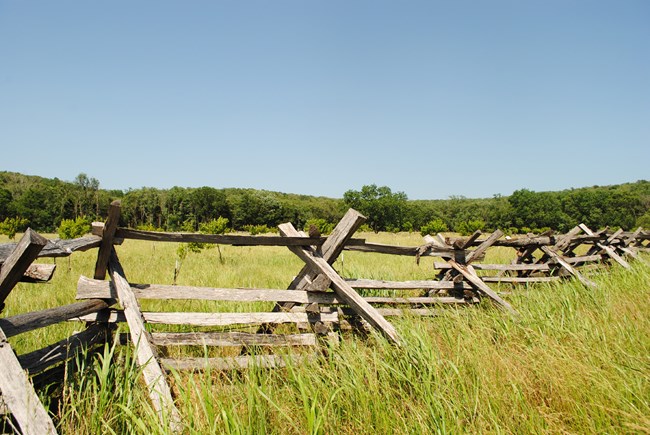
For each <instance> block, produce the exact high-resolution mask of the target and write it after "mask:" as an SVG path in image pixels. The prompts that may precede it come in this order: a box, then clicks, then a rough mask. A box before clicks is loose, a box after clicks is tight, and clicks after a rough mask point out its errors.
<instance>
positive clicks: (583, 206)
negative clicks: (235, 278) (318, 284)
mask: <svg viewBox="0 0 650 435" xmlns="http://www.w3.org/2000/svg"><path fill="white" fill-rule="evenodd" d="M115 199H120V200H121V201H122V218H121V219H122V222H121V225H123V226H129V227H132V228H147V229H161V230H166V231H179V230H181V229H182V230H188V229H195V230H197V229H199V228H200V226H201V224H202V223H206V222H209V221H211V220H214V219H217V218H218V217H223V218H227V219H228V222H229V226H230V227H231V228H232V229H234V230H245V229H249V228H250V227H251V226H264V225H266V226H268V227H271V228H272V227H275V226H276V225H278V224H280V223H282V222H292V223H293V224H294V225H296V226H297V227H299V228H304V227H305V225H306V224H308V223H310V222H311V223H317V224H318V226H319V227H321V228H323V229H324V230H325V231H327V229H331V228H332V226H333V225H334V224H335V223H336V222H337V221H338V220H339V219H340V218H341V217H342V216H343V214H344V213H345V211H346V210H347V209H348V208H349V207H354V208H356V209H357V210H359V211H360V212H361V213H364V214H366V216H368V217H369V220H368V227H369V228H368V229H372V230H375V231H421V232H429V233H435V232H440V231H457V232H460V233H469V232H472V231H474V230H476V229H482V230H486V231H489V230H493V229H496V228H499V229H502V230H504V231H506V232H510V233H520V232H524V233H526V232H530V231H533V232H539V231H542V230H545V229H554V230H558V231H567V230H568V229H570V228H572V227H573V226H575V225H577V224H578V223H581V222H584V223H585V224H587V225H588V226H589V227H591V228H593V229H598V228H603V227H605V226H610V227H621V228H624V229H627V230H629V229H632V228H636V227H637V226H644V227H646V228H647V227H650V182H649V181H645V180H641V181H637V182H634V183H625V184H619V185H613V186H592V187H584V188H578V189H568V190H562V191H558V192H534V191H531V190H528V189H520V190H517V191H515V192H513V193H512V195H510V196H500V195H495V196H494V197H492V198H484V199H470V198H465V197H462V196H453V197H450V198H449V199H445V200H409V199H408V198H407V196H406V194H404V193H403V192H393V191H391V189H390V188H389V187H387V186H376V185H367V186H363V187H362V188H361V189H360V190H349V191H347V192H345V193H344V195H343V198H340V199H335V198H326V197H316V196H310V195H297V194H290V193H280V192H271V191H266V190H255V189H237V188H227V189H216V188H212V187H198V188H185V187H172V188H171V189H156V188H150V187H143V188H140V189H131V190H128V191H121V190H105V189H102V188H101V187H100V183H99V181H98V180H96V179H95V178H92V177H89V176H87V175H86V174H79V175H78V176H77V177H76V178H75V180H73V181H63V180H59V179H57V178H54V179H48V178H42V177H37V176H29V175H23V174H19V173H14V172H0V223H1V222H3V221H5V222H6V221H7V220H8V219H15V218H20V219H19V221H20V223H21V225H22V226H24V227H27V226H29V227H31V228H33V229H35V230H37V231H41V232H53V231H56V229H57V228H58V227H59V225H60V224H61V222H62V221H63V220H64V219H75V218H79V217H85V218H86V219H88V220H91V221H92V220H105V218H106V215H107V211H108V207H109V205H110V203H111V202H112V201H113V200H115ZM20 230H22V229H20Z"/></svg>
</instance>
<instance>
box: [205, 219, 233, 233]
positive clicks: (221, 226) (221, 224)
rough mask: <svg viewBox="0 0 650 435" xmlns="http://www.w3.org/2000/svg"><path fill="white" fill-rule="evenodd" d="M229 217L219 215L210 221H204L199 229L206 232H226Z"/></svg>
mask: <svg viewBox="0 0 650 435" xmlns="http://www.w3.org/2000/svg"><path fill="white" fill-rule="evenodd" d="M229 222H230V221H229V220H228V218H225V217H221V216H219V217H218V218H217V219H212V220H211V221H210V222H204V223H202V224H200V225H199V231H201V232H202V233H205V234H225V233H227V232H228V230H229V229H228V223H229Z"/></svg>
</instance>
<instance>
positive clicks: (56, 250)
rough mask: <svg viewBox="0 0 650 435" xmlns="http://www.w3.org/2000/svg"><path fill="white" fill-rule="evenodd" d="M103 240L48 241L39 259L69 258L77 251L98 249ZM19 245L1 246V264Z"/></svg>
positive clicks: (96, 238) (90, 237) (88, 237)
mask: <svg viewBox="0 0 650 435" xmlns="http://www.w3.org/2000/svg"><path fill="white" fill-rule="evenodd" d="M101 241H102V239H101V238H100V237H96V236H87V237H81V238H78V239H72V240H48V241H47V244H46V245H45V247H43V249H42V250H41V252H39V253H38V257H39V258H42V257H67V256H69V255H71V254H72V253H73V252H75V251H87V250H88V249H92V248H96V247H98V246H99V244H100V243H101ZM17 245H18V244H17V243H3V244H1V245H0V263H4V262H5V261H6V259H7V257H9V255H11V253H12V252H13V250H14V249H16V246H17Z"/></svg>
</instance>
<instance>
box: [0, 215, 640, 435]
mask: <svg viewBox="0 0 650 435" xmlns="http://www.w3.org/2000/svg"><path fill="white" fill-rule="evenodd" d="M119 217H120V204H119V202H115V203H113V204H112V205H111V208H110V212H109V217H108V219H107V221H106V222H105V223H103V224H101V223H100V224H94V225H93V234H94V235H92V236H89V237H84V238H80V239H75V240H72V241H56V242H51V241H49V242H48V241H47V240H45V239H44V238H43V237H41V236H39V235H38V234H36V233H34V232H33V231H31V230H28V231H27V232H26V233H25V235H24V237H23V238H22V239H21V241H20V242H19V243H18V244H6V245H1V246H0V262H2V263H3V264H2V268H1V269H0V304H2V303H4V301H5V299H6V297H7V295H8V294H9V293H10V292H11V290H12V289H13V288H14V286H15V285H16V284H17V283H18V282H19V281H28V282H43V281H47V280H49V279H50V278H51V276H52V274H53V273H54V265H52V266H49V265H32V262H33V261H34V260H35V259H36V258H37V257H43V256H46V257H47V256H49V257H56V256H66V255H70V254H72V253H73V252H74V251H76V250H87V249H93V248H98V253H97V261H96V265H95V270H94V271H93V278H88V277H85V276H81V277H80V278H79V282H78V285H77V299H79V300H80V302H77V303H74V304H70V305H65V306H61V307H56V308H51V309H47V310H42V311H38V312H33V313H27V314H21V315H17V316H11V317H5V318H0V361H1V362H2V363H3V364H4V367H6V369H5V370H3V371H0V392H1V393H2V394H1V396H0V401H1V404H2V406H1V407H0V408H4V411H5V413H7V415H9V414H10V415H12V418H9V417H5V421H8V422H9V423H8V424H9V426H13V427H16V428H18V429H19V430H20V431H21V432H22V433H25V434H28V433H34V434H36V433H39V434H40V433H55V432H56V431H55V428H54V425H53V423H52V420H51V419H50V417H49V416H48V414H47V411H45V409H44V408H43V406H42V405H41V404H40V401H39V400H38V397H37V395H36V393H35V391H34V387H36V388H40V387H41V386H42V385H46V384H48V383H51V382H53V381H54V380H59V379H60V378H61V376H62V374H63V373H64V372H65V370H66V369H67V370H74V369H75V365H74V361H76V359H77V358H79V357H80V356H82V355H85V353H84V352H86V351H90V353H92V351H93V350H96V349H98V348H100V347H101V346H103V345H104V344H105V343H107V342H112V340H113V334H114V331H115V329H116V326H115V325H116V323H120V322H124V323H126V324H127V325H128V330H129V332H128V333H122V334H121V335H120V337H119V339H120V341H121V343H123V344H125V345H131V346H133V348H134V349H135V354H136V356H137V361H138V364H139V365H140V366H141V367H142V375H143V378H144V381H145V382H146V384H147V385H148V386H149V389H150V398H151V401H152V403H153V405H154V407H155V408H156V409H157V411H158V412H159V414H160V417H161V418H165V417H168V418H167V420H166V421H170V422H171V423H170V424H171V428H172V429H173V430H180V427H181V426H180V421H181V416H180V413H179V412H178V410H177V409H176V407H175V405H174V400H173V397H172V394H171V390H170V388H169V386H168V384H167V382H166V376H165V371H166V370H169V369H175V370H202V369H207V368H213V369H217V370H231V369H244V368H247V367H249V366H250V365H256V366H261V367H281V366H283V365H285V364H286V363H287V362H288V361H289V359H294V360H298V359H301V358H309V357H312V356H313V355H314V354H315V353H316V352H317V351H319V349H320V347H319V342H320V339H319V337H323V338H326V339H330V340H331V339H339V334H338V332H339V330H341V329H345V327H348V328H349V327H351V326H349V325H350V324H352V325H363V326H365V327H367V328H374V329H376V330H377V331H379V332H380V333H382V334H383V335H384V336H385V337H386V338H387V339H388V340H390V341H392V342H393V343H395V344H396V345H398V346H400V345H402V344H401V340H400V337H399V335H398V333H397V331H396V330H395V328H394V327H393V326H392V324H391V323H389V322H388V321H387V320H386V318H387V317H391V316H398V315H403V314H409V315H422V316H425V315H430V314H432V313H434V311H433V310H432V307H438V306H444V305H455V306H458V305H472V304H476V303H479V302H480V301H481V300H482V299H483V298H487V299H489V300H491V301H492V302H494V303H495V304H496V305H497V306H498V307H500V308H502V309H504V310H505V311H507V312H509V313H510V314H512V315H516V311H515V308H514V307H512V306H511V305H510V304H509V303H508V302H507V301H506V300H505V299H503V298H502V296H501V295H500V294H499V293H498V292H497V291H495V290H493V289H492V288H491V287H490V284H491V283H494V282H500V283H511V284H529V283H535V282H547V281H551V280H558V279H564V278H569V277H574V278H576V279H578V280H580V281H581V282H582V283H583V284H585V285H588V286H594V285H595V284H594V283H593V282H592V281H591V280H589V279H588V278H587V277H585V276H584V275H583V274H582V273H581V272H580V271H581V270H582V269H584V268H585V267H586V266H588V265H590V264H602V263H603V262H613V263H617V264H619V265H621V266H622V267H626V268H629V267H630V266H629V263H628V261H629V259H638V260H640V261H644V260H643V259H642V258H640V257H639V252H640V251H650V233H648V232H646V231H643V230H642V229H641V228H639V229H637V230H636V231H634V232H624V231H622V230H619V231H615V232H610V231H607V230H603V231H599V232H593V231H591V230H590V229H589V228H587V227H586V226H584V225H580V226H578V227H576V228H574V229H573V230H571V231H570V232H568V233H567V234H561V235H557V236H556V235H554V234H552V233H547V234H542V235H533V234H529V235H527V236H524V237H519V238H508V237H503V234H502V233H501V232H500V231H496V232H494V233H492V234H490V235H489V236H487V237H485V238H482V237H483V235H482V234H481V233H480V232H476V233H474V234H473V235H472V236H470V237H468V238H445V237H442V236H441V235H436V236H426V237H425V239H424V244H422V245H421V246H415V247H401V246H390V245H381V244H375V243H368V242H366V241H365V240H362V239H354V238H353V237H352V236H353V235H354V233H355V232H356V230H357V229H358V228H359V227H360V226H361V225H362V223H363V222H364V221H365V217H363V216H362V215H361V214H359V213H358V212H356V211H354V210H349V211H348V213H346V215H345V216H344V218H343V219H342V220H341V222H339V224H338V225H337V226H336V228H335V229H334V231H333V232H332V234H330V235H329V236H328V237H317V238H310V237H308V236H306V235H305V234H304V233H302V232H300V231H297V230H296V229H295V228H293V226H292V225H291V224H283V225H280V233H281V235H280V236H271V237H268V236H243V235H205V234H195V233H159V232H147V231H137V230H132V229H128V228H119V227H118V222H119ZM128 239H136V240H151V241H159V242H197V243H215V244H222V245H223V244H227V245H232V246H285V247H287V248H288V249H289V250H291V251H292V252H293V253H294V254H295V255H297V256H298V257H299V258H301V259H302V260H303V261H304V263H305V264H304V266H303V268H302V269H301V270H300V271H297V275H296V278H295V279H294V280H293V281H292V282H291V283H289V285H288V287H287V288H286V289H241V288H238V289H232V288H207V287H186V286H170V285H163V284H136V283H131V282H129V281H128V279H127V277H126V274H125V272H124V268H123V267H122V264H121V262H120V260H119V258H118V253H117V251H116V249H115V245H119V244H121V243H123V242H125V241H126V240H128ZM496 246H505V247H510V248H512V249H514V250H515V252H516V254H515V256H514V257H515V258H514V259H513V261H512V262H511V264H486V263H481V262H480V261H481V260H483V259H484V258H485V253H486V252H487V251H488V249H491V248H492V247H496ZM344 249H346V250H352V251H361V252H374V253H381V254H387V255H402V256H403V255H407V256H412V257H414V261H418V262H419V259H420V258H421V257H425V256H428V257H436V258H440V259H442V261H434V267H435V269H436V270H438V271H439V272H438V274H437V275H436V276H432V278H431V279H429V280H417V281H415V280H414V281H379V280H371V279H345V278H343V277H342V276H341V275H340V274H339V273H338V272H337V271H336V270H334V268H333V267H332V264H334V262H335V261H336V259H337V258H338V257H339V255H340V254H341V252H342V251H343V250H344ZM577 250H579V251H583V252H582V253H581V254H577V253H576V251H577ZM107 274H108V277H109V280H106V279H105V278H106V275H107ZM360 289H374V290H378V291H381V290H407V291H409V292H411V291H412V292H413V295H412V296H407V297H393V296H366V297H362V296H361V295H360V294H359V292H358V290H360ZM150 299H153V300H165V301H170V300H201V301H226V302H260V301H262V302H272V303H274V308H273V309H272V310H268V311H254V312H248V313H239V312H226V313H223V312H219V313H213V312H209V313H204V312H147V311H143V310H142V309H141V305H140V301H141V300H150ZM117 307H119V308H117ZM69 320H78V321H79V320H80V321H83V322H85V325H86V328H85V330H84V331H82V332H79V333H76V334H74V335H72V336H70V337H68V338H66V339H65V340H62V341H60V342H57V343H54V344H51V345H48V346H46V347H44V348H43V349H40V350H36V351H34V352H30V353H28V354H24V355H16V353H15V352H14V351H13V349H12V348H11V345H10V344H9V342H8V341H7V338H9V337H12V336H15V335H18V334H21V333H24V332H27V331H31V330H34V329H36V328H41V327H45V326H50V325H54V324H57V323H60V322H64V321H69ZM147 324H148V325H159V324H161V325H172V326H171V328H172V329H173V328H180V329H182V331H181V332H177V331H174V332H170V331H169V330H164V329H163V330H159V331H157V330H156V329H157V328H155V327H154V328H153V330H154V332H152V333H150V332H149V328H147V327H146V325H147ZM163 328H164V327H163ZM188 346H201V347H207V348H210V349H214V350H211V351H210V355H209V356H206V355H204V356H194V357H184V358H170V357H168V356H166V354H167V352H165V349H168V348H177V347H186V348H187V349H188V351H186V352H185V354H190V355H191V354H192V352H191V350H189V349H191V348H188ZM288 349H296V350H297V349H302V350H297V351H292V352H287V350H288ZM304 349H307V351H305V350H304ZM309 349H311V351H310V350H309ZM249 351H250V352H249ZM233 352H234V353H235V354H234V355H233Z"/></svg>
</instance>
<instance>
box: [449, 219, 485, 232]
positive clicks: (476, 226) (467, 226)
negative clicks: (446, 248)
mask: <svg viewBox="0 0 650 435" xmlns="http://www.w3.org/2000/svg"><path fill="white" fill-rule="evenodd" d="M484 228H485V222H483V221H482V220H481V219H476V220H471V221H465V222H461V223H460V224H458V227H456V232H458V233H460V235H461V236H469V235H470V234H472V233H473V232H474V231H477V230H483V229H484Z"/></svg>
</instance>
